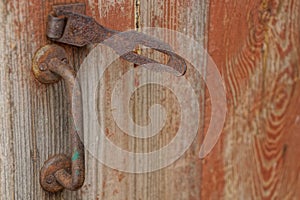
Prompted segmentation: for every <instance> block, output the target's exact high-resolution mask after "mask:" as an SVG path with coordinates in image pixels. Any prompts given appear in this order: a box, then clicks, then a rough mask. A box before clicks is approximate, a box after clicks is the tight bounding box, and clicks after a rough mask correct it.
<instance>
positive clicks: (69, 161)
mask: <svg viewBox="0 0 300 200" xmlns="http://www.w3.org/2000/svg"><path fill="white" fill-rule="evenodd" d="M33 73H34V75H35V77H36V78H37V79H38V80H39V81H40V82H42V83H54V82H57V81H59V80H60V78H62V79H63V80H64V82H65V85H66V90H67V92H66V96H67V99H68V107H69V114H68V116H69V120H70V121H71V123H70V124H71V128H70V133H69V135H70V142H71V152H72V155H71V156H67V155H63V154H59V155H55V156H53V157H51V158H49V159H48V160H47V161H46V162H45V164H44V166H43V168H42V169H41V171H40V183H41V185H42V187H43V188H44V189H45V190H46V191H48V192H58V191H61V190H63V189H68V190H77V189H79V188H80V187H81V186H82V185H83V182H84V177H85V165H84V145H83V142H82V139H83V137H82V135H81V134H82V130H83V128H82V100H81V91H80V87H75V86H76V85H75V84H77V82H76V79H75V77H76V74H75V71H74V70H73V69H72V67H71V66H70V65H69V64H68V60H67V56H66V52H65V51H64V49H63V48H62V47H60V46H57V45H47V46H45V47H43V48H41V49H40V50H38V51H37V53H36V56H35V58H34V60H33ZM74 88H76V89H74ZM71 106H73V107H74V108H76V111H74V112H73V113H72V112H71V110H72V109H71ZM75 121H76V122H78V123H79V124H76V126H75V123H74V122H75Z"/></svg>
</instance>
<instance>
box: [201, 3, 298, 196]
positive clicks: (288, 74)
mask: <svg viewBox="0 0 300 200" xmlns="http://www.w3.org/2000/svg"><path fill="white" fill-rule="evenodd" d="M299 11H300V4H299V1H279V0H269V1H268V0H263V1H260V0H253V1H237V0H233V1H219V0H212V1H210V17H209V29H208V31H209V32H208V35H209V38H208V43H209V45H208V47H209V52H210V53H211V55H212V57H213V58H214V60H215V62H216V63H217V65H218V67H219V69H220V71H221V72H222V74H223V77H224V79H225V82H226V87H227V93H228V100H229V102H228V105H229V113H228V118H227V123H226V126H225V128H224V132H223V135H222V139H221V141H220V143H219V145H218V146H217V148H216V149H214V151H213V153H212V154H211V155H210V156H209V157H208V158H207V159H206V162H205V164H204V166H203V182H202V187H203V192H202V197H203V199H299V197H300V195H299V190H298V189H297V188H299V186H300V178H299V167H300V163H299V161H298V159H297V157H299V149H297V148H296V146H297V145H298V146H299V134H298V132H299V129H298V128H299V108H298V107H299V106H298V105H299V60H300V53H299V41H300V40H299V32H298V31H296V30H299V28H300V24H299V20H298V19H299V14H300V12H299Z"/></svg>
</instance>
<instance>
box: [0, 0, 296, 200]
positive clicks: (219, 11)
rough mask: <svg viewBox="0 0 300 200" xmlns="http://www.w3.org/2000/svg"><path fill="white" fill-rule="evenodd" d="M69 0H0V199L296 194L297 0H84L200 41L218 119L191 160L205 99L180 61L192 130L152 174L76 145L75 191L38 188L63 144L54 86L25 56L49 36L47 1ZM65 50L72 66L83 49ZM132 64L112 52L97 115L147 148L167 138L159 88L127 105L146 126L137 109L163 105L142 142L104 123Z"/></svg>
mask: <svg viewBox="0 0 300 200" xmlns="http://www.w3.org/2000/svg"><path fill="white" fill-rule="evenodd" d="M70 2H75V1H72V0H55V1H38V0H6V1H1V2H0V25H1V29H0V38H1V39H0V49H1V54H0V61H1V65H0V112H1V115H0V128H1V133H0V199H53V200H54V199H55V200H59V199H110V200H111V199H116V200H117V199H299V197H300V190H299V189H298V188H299V187H300V173H299V171H300V162H299V156H300V150H299V145H300V142H299V141H300V135H299V130H300V110H299V108H298V107H299V104H300V92H299V91H300V82H299V78H300V76H299V63H300V50H299V47H300V37H299V30H300V23H299V19H300V2H299V1H298V0H289V1H284V0H243V1H241V0H230V1H227V0H207V1H201V0H190V1H185V0H174V1H172V0H167V1H163V0H149V1H140V0H135V1H134V0H132V1H124V0H114V1H112V0H86V1H85V3H86V4H87V12H88V13H87V14H88V15H90V16H93V17H95V18H96V20H97V21H99V22H100V23H102V24H103V25H104V26H107V27H109V28H113V29H117V30H120V31H122V30H127V29H140V28H143V27H148V26H152V27H163V28H169V29H172V30H176V31H179V32H182V33H185V34H187V35H189V36H190V37H192V38H193V39H195V40H197V41H198V42H200V43H201V44H202V45H203V47H206V46H207V47H208V51H209V53H210V54H211V55H212V57H213V59H214V61H215V62H216V64H217V66H218V68H219V70H220V72H221V73H222V76H223V77H224V80H225V84H226V88H227V94H228V108H229V112H228V117H227V121H226V125H225V127H224V131H223V133H222V136H221V139H220V140H219V142H218V143H217V145H216V147H215V148H214V150H213V151H212V152H211V154H210V155H209V156H208V157H207V158H205V159H204V160H202V161H201V160H199V159H198V157H197V156H198V151H199V147H200V144H201V141H202V137H203V133H205V130H206V128H207V125H208V123H209V117H210V114H209V111H210V99H209V96H208V94H207V93H206V96H205V94H204V90H205V85H204V83H203V82H202V80H200V79H199V78H197V77H196V76H194V71H192V70H191V69H190V68H189V69H190V71H188V73H187V77H188V78H189V79H190V80H191V81H192V82H193V84H194V86H195V87H197V88H198V90H197V94H198V95H199V102H200V107H201V108H202V110H203V112H202V113H201V117H202V120H201V122H200V123H201V128H200V130H199V136H198V138H197V139H196V140H195V142H194V143H193V145H192V146H191V148H190V149H189V150H188V152H187V153H186V154H184V155H183V157H182V158H180V159H179V160H178V161H176V162H175V163H174V164H173V165H171V166H169V167H167V168H164V169H162V170H160V171H157V172H154V173H148V174H140V175H135V174H128V173H124V172H119V171H117V170H113V169H110V168H108V167H105V166H104V165H102V164H101V163H99V162H98V161H97V159H95V158H94V157H93V156H92V155H91V154H90V153H89V152H87V158H86V163H87V164H86V165H87V172H86V182H85V185H84V186H83V188H82V189H81V190H80V191H78V192H69V191H64V192H62V193H60V194H54V195H53V194H48V193H46V192H44V191H43V190H42V189H41V187H40V185H39V170H40V168H41V167H42V165H43V162H44V161H45V160H46V159H47V158H48V157H49V155H52V154H56V153H63V152H67V151H68V146H69V142H68V141H69V140H68V134H67V133H68V123H67V121H68V120H67V111H66V110H65V109H66V107H67V106H66V100H65V99H64V96H63V94H64V89H65V88H64V84H63V83H62V82H60V83H57V84H53V85H43V84H40V83H39V82H37V81H36V80H35V79H34V77H33V75H32V73H31V59H32V57H33V55H34V53H35V51H36V50H37V49H38V48H39V47H41V46H43V45H45V44H47V43H49V41H48V40H47V39H46V37H45V29H46V27H45V25H46V19H47V18H46V17H47V14H48V12H49V11H50V10H51V6H52V5H53V4H58V3H70ZM205 30H206V31H205ZM206 36H208V37H206ZM203 38H205V39H204V40H203ZM66 48H67V51H68V53H69V54H70V57H71V58H72V59H71V62H72V63H73V64H74V66H75V68H76V69H78V68H79V63H81V62H82V60H83V58H84V57H85V56H86V53H87V51H85V50H78V49H77V48H70V47H66ZM187 51H189V49H187ZM141 53H145V52H144V51H141ZM151 56H153V55H151ZM154 57H155V58H156V59H162V58H161V57H160V56H154ZM92 62H98V61H97V58H95V60H93V61H92ZM132 68H133V66H132V65H131V64H129V63H127V62H125V61H121V60H117V61H115V62H114V63H113V65H112V67H111V68H110V69H109V70H107V71H106V72H105V77H104V79H103V80H101V83H102V86H103V87H102V88H101V90H103V94H104V95H105V96H104V97H102V98H99V101H100V102H104V105H105V106H104V107H100V110H101V112H100V116H102V119H101V121H102V122H103V124H105V126H106V127H107V129H106V135H107V137H108V138H109V139H110V140H111V141H112V142H114V143H115V144H117V145H118V146H120V147H122V148H124V149H128V150H131V151H140V152H145V151H152V150H155V149H158V148H160V147H161V146H162V145H165V144H166V143H168V142H169V141H170V140H171V139H172V138H173V137H174V135H175V132H176V126H175V125H176V123H177V122H178V112H176V111H177V110H178V105H177V104H176V101H175V100H174V99H175V98H174V96H173V95H172V93H171V92H170V91H168V90H165V89H163V88H161V87H157V86H154V85H152V86H149V87H143V88H141V89H140V90H139V91H138V92H136V93H135V94H134V95H133V96H132V100H133V101H132V102H133V103H132V104H130V105H129V106H130V109H131V111H132V114H133V119H134V120H135V121H136V122H138V123H141V124H143V123H146V122H147V119H148V118H147V114H148V113H147V112H145V111H146V110H147V109H148V108H149V106H150V105H152V104H153V103H157V102H159V103H161V104H162V105H165V106H166V108H167V110H168V111H170V113H171V114H172V115H171V118H170V119H169V120H171V121H173V122H174V124H172V123H169V124H168V123H167V125H166V127H165V128H164V129H163V131H161V132H160V133H159V135H160V136H158V137H155V138H152V139H150V140H148V143H146V142H145V141H143V140H137V139H132V138H130V137H128V136H127V135H126V134H125V133H124V132H122V131H121V130H120V129H119V128H118V126H117V125H116V124H115V123H114V122H113V121H112V116H111V110H110V107H109V106H110V103H109V99H108V97H110V96H111V94H112V89H113V88H114V85H115V83H116V81H117V79H118V78H120V76H121V75H122V74H123V73H125V72H126V71H127V70H129V69H132ZM96 77H97V74H95V76H94V78H96ZM147 78H148V77H147V75H146V76H143V74H139V73H134V74H132V79H131V80H128V82H126V84H124V85H123V88H122V89H123V90H124V91H125V93H124V95H125V96H126V95H131V94H126V91H127V90H129V89H131V88H133V87H134V86H135V85H136V84H137V83H138V82H140V81H142V80H145V79H147ZM91 80H93V78H91ZM101 90H100V91H101ZM157 93H158V94H157ZM148 94H153V95H151V97H147V95H148ZM125 96H123V97H124V98H125ZM105 97H106V98H105ZM143 97H147V98H148V99H147V101H146V102H145V101H143V100H142V99H143ZM204 100H205V101H204ZM121 106H123V107H125V106H128V105H127V104H126V102H124V105H121ZM204 106H205V110H204V109H203V108H204ZM103 116H104V117H103ZM156 117H157V118H161V116H160V115H159V116H156ZM86 137H87V138H88V137H89V136H86ZM108 159H109V158H108ZM113 159H114V158H113Z"/></svg>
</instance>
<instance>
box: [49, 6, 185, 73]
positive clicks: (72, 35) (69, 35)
mask: <svg viewBox="0 0 300 200" xmlns="http://www.w3.org/2000/svg"><path fill="white" fill-rule="evenodd" d="M47 36H48V37H49V38H50V39H51V40H53V41H55V42H60V43H65V44H69V45H73V46H77V47H82V46H85V45H88V44H95V43H104V44H105V45H107V46H110V47H111V48H112V49H114V51H115V52H116V53H117V54H119V55H120V56H121V57H122V58H123V59H125V60H127V61H129V62H132V63H134V64H136V65H143V64H148V63H159V62H157V61H155V60H153V59H150V58H148V57H145V56H142V55H139V54H137V53H136V51H135V49H136V47H138V46H139V45H143V46H145V47H148V48H152V49H154V50H156V51H159V52H161V53H163V54H166V55H167V56H168V57H169V61H168V63H167V64H166V65H167V66H169V70H167V71H170V72H172V73H174V74H175V75H177V76H181V75H184V74H185V72H186V69H187V66H186V62H185V60H184V59H183V58H181V57H180V56H179V55H177V54H176V53H174V52H173V51H172V48H171V47H170V46H169V45H168V44H166V43H164V42H162V41H160V40H158V39H156V38H154V37H151V36H148V35H146V34H142V33H138V32H136V31H129V32H126V33H124V34H120V32H118V31H115V30H111V29H108V28H106V27H104V26H102V25H100V24H99V23H97V22H96V20H95V19H93V18H92V17H89V16H86V15H85V4H83V3H76V4H68V5H57V6H53V12H52V13H51V14H49V16H48V25H47ZM113 36H114V37H113ZM162 47H163V48H162ZM124 49H125V50H126V51H125V52H124ZM128 50H129V51H128ZM126 52H127V53H126ZM128 52H129V53H128ZM156 70H157V69H156ZM163 70H166V68H165V69H163Z"/></svg>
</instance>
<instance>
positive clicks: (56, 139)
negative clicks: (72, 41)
mask: <svg viewBox="0 0 300 200" xmlns="http://www.w3.org/2000/svg"><path fill="white" fill-rule="evenodd" d="M72 2H74V1H71V0H70V1H68V0H66V1H63V0H56V1H35V0H30V1H27V0H26V1H25V0H24V1H23V0H21V1H14V0H9V1H1V2H0V11H1V12H0V13H1V14H0V24H1V27H2V28H1V31H0V35H1V40H0V43H1V44H0V49H1V51H2V53H1V54H0V59H1V69H0V77H1V78H0V88H1V89H0V94H1V96H0V102H1V103H0V109H1V117H0V119H1V124H0V127H1V134H0V146H1V147H0V180H1V181H0V199H91V198H89V195H88V194H89V193H87V192H90V194H91V195H94V194H97V191H98V188H100V189H102V185H101V186H99V185H98V184H96V183H98V182H100V181H99V180H93V179H90V180H89V178H90V177H98V176H97V174H96V173H97V170H94V171H93V168H89V169H90V170H89V171H88V172H87V182H86V185H85V186H84V188H83V189H82V191H79V192H70V191H64V192H62V193H59V194H49V193H47V192H44V191H43V190H42V188H41V187H40V184H39V170H40V168H41V167H42V165H43V162H44V161H45V160H46V159H47V158H48V157H49V156H50V155H53V154H56V153H66V152H68V146H69V138H68V134H67V133H68V130H69V128H68V118H67V110H65V109H66V108H67V106H66V99H65V98H64V95H63V94H64V91H65V88H64V84H63V82H59V83H57V84H53V85H44V84H40V83H39V82H37V81H36V80H35V79H34V77H33V75H32V73H31V59H32V58H33V56H34V53H35V51H36V50H37V49H38V48H40V47H42V46H43V45H45V44H47V43H49V41H47V39H46V34H45V31H46V19H47V14H48V13H49V12H50V10H51V7H52V5H53V4H62V3H72ZM86 4H87V8H88V14H89V15H90V16H93V17H95V18H96V20H98V21H99V22H100V23H103V24H104V25H106V26H107V27H110V28H117V29H118V30H126V29H128V28H134V26H133V25H134V15H133V14H132V13H133V12H134V7H133V5H134V4H133V3H132V2H125V1H120V3H115V2H112V1H109V0H107V1H105V0H102V1H96V0H95V1H86ZM120 9H122V10H121V11H120ZM114 18H115V19H117V20H118V23H111V22H112V21H113V20H112V19H114ZM66 48H67V51H68V53H69V55H70V58H71V60H70V62H71V63H72V64H74V66H75V68H76V69H78V67H79V64H80V63H81V61H82V60H83V58H84V57H85V55H86V53H87V51H84V50H78V49H77V48H70V47H66ZM116 65H118V63H117V64H116ZM121 65H123V64H121ZM112 73H115V72H112ZM87 162H89V166H93V165H94V166H95V165H98V163H97V162H96V160H95V159H92V158H91V157H90V156H89V155H88V156H87ZM96 163H97V164H96ZM94 173H95V174H94ZM104 173H105V171H104ZM108 176H109V174H108ZM111 176H114V177H116V176H115V174H113V175H111ZM90 181H91V182H92V184H93V185H92V188H91V187H90V186H91V185H89V182H90ZM89 187H90V188H89ZM87 188H89V189H87ZM103 188H104V187H103ZM99 191H102V190H99ZM124 192H125V191H124ZM107 198H108V199H109V194H108V195H107ZM92 199H96V197H94V198H92Z"/></svg>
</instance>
